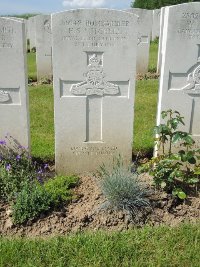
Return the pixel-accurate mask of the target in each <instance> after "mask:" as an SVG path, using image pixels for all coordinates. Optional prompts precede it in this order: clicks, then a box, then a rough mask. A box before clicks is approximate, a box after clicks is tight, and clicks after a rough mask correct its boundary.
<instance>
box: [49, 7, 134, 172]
mask: <svg viewBox="0 0 200 267" xmlns="http://www.w3.org/2000/svg"><path fill="white" fill-rule="evenodd" d="M137 30H138V29H137V17H136V16H135V15H133V14H130V13H126V12H123V11H116V10H108V9H94V10H92V9H82V10H81V9H80V10H73V11H66V12H62V13H57V14H53V15H52V36H53V70H54V71H53V77H54V103H55V142H56V172H57V173H59V174H66V173H81V172H84V171H86V172H87V171H89V172H90V171H96V170H97V169H98V168H99V166H100V165H102V164H103V163H105V164H106V166H110V167H111V166H112V163H113V157H117V156H119V154H120V155H121V156H122V158H123V159H124V161H125V162H126V163H127V162H130V161H131V157H132V141H133V103H134V91H135V90H134V89H135V67H136V46H137Z"/></svg>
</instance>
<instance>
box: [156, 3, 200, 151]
mask: <svg viewBox="0 0 200 267" xmlns="http://www.w3.org/2000/svg"><path fill="white" fill-rule="evenodd" d="M164 20H165V21H164V31H163V37H162V66H161V77H160V90H159V103H158V117H157V123H158V124H160V123H161V121H162V120H161V116H160V112H161V111H162V110H168V109H169V108H170V109H173V110H177V111H179V112H180V113H181V114H182V115H183V116H184V117H185V119H184V120H185V127H183V130H185V131H187V132H189V133H190V134H191V135H192V136H193V137H194V139H196V142H197V143H196V146H197V147H199V144H200V120H199V114H200V3H188V4H182V5H177V6H171V7H166V8H165V18H164Z"/></svg>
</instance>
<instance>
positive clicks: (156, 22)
mask: <svg viewBox="0 0 200 267" xmlns="http://www.w3.org/2000/svg"><path fill="white" fill-rule="evenodd" d="M160 12H161V10H160V9H155V10H154V11H153V26H152V40H155V39H156V38H157V37H159V36H160Z"/></svg>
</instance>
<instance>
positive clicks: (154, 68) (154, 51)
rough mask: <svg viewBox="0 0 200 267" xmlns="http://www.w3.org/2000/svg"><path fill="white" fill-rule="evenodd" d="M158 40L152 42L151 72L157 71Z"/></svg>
mask: <svg viewBox="0 0 200 267" xmlns="http://www.w3.org/2000/svg"><path fill="white" fill-rule="evenodd" d="M157 59H158V42H156V41H154V42H151V46H150V55H149V72H156V71H157Z"/></svg>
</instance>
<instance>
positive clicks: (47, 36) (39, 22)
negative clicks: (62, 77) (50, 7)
mask: <svg viewBox="0 0 200 267" xmlns="http://www.w3.org/2000/svg"><path fill="white" fill-rule="evenodd" d="M35 27H36V63H37V80H38V81H39V80H41V79H42V78H52V52H51V50H52V38H51V37H52V35H51V16H50V15H38V16H36V17H35Z"/></svg>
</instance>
